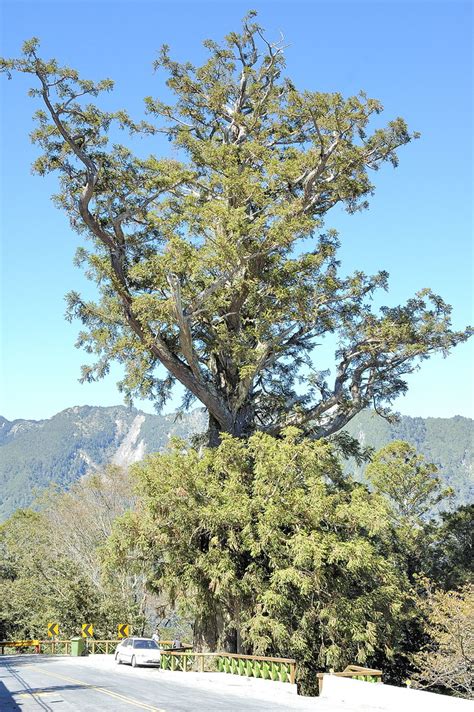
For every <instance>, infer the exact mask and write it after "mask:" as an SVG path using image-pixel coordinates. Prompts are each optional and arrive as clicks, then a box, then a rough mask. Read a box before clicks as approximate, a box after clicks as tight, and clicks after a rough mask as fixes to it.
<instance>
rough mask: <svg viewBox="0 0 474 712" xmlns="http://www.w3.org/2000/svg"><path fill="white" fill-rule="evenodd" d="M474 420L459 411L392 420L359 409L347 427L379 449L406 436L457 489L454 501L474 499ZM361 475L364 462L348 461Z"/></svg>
mask: <svg viewBox="0 0 474 712" xmlns="http://www.w3.org/2000/svg"><path fill="white" fill-rule="evenodd" d="M473 425H474V421H473V420H472V419H471V418H463V417H461V416H459V415H457V416H455V417H454V418H410V417H408V416H405V415H404V416H401V418H400V420H399V421H398V422H397V423H393V424H390V423H388V422H387V421H386V420H384V419H383V418H381V417H380V416H378V415H377V414H375V413H373V412H372V411H364V412H362V413H359V415H358V416H357V417H355V418H354V419H353V420H352V421H351V422H350V423H349V424H348V425H347V426H346V428H345V430H346V431H347V432H348V433H349V434H350V435H352V436H353V437H354V438H357V439H358V440H359V442H360V443H361V444H363V445H370V446H371V447H373V448H375V450H379V449H380V448H381V447H383V446H384V445H385V444H386V443H388V442H390V441H391V440H406V441H407V442H409V443H411V444H412V445H413V446H414V447H415V448H416V449H417V450H418V451H419V452H420V453H422V454H423V455H424V456H425V457H426V459H427V460H428V462H433V463H434V464H435V465H436V466H437V467H438V470H439V473H440V474H441V476H442V478H443V480H444V481H445V483H446V484H447V485H449V486H450V487H452V488H453V489H454V498H453V502H452V505H453V506H457V505H461V504H467V503H470V502H472V501H473V499H474V437H473V435H474V428H473ZM347 470H351V471H352V472H354V473H355V474H356V476H357V477H358V478H361V479H362V478H363V472H364V466H357V464H356V463H355V462H353V461H350V462H349V463H347V465H346V471H347Z"/></svg>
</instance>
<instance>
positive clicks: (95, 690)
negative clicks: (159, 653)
mask: <svg viewBox="0 0 474 712" xmlns="http://www.w3.org/2000/svg"><path fill="white" fill-rule="evenodd" d="M107 657H108V658H109V660H106V659H105V658H106V656H91V657H90V658H64V657H63V658H59V657H57V658H54V657H51V656H46V655H15V656H4V657H0V710H1V712H18V711H21V712H33V710H34V711H35V712H36V711H37V710H43V711H44V712H53V711H57V712H62V711H64V712H72V711H73V710H75V711H77V712H102V711H104V712H112V711H113V712H122V711H123V712H125V711H130V710H134V709H135V710H138V709H142V710H149V711H150V712H151V711H153V712H201V711H202V712H214V711H217V710H219V712H240V711H242V710H245V711H246V712H270V710H271V711H272V712H284V711H286V712H288V711H289V710H304V711H305V712H308V711H309V712H310V711H311V710H314V711H315V712H326V710H328V709H329V708H328V707H326V705H324V706H322V705H320V704H318V703H317V701H316V700H315V699H314V698H312V699H309V698H301V697H297V696H296V695H294V694H293V695H292V694H290V691H289V685H288V683H285V688H283V687H279V688H275V687H274V685H278V686H281V685H283V683H272V682H270V681H263V680H253V681H249V680H248V679H246V678H239V677H238V676H234V675H225V676H222V675H220V674H219V673H214V674H212V673H211V674H208V675H207V676H206V674H204V676H202V677H198V675H197V674H194V677H193V674H192V673H171V672H169V671H162V670H157V669H146V668H139V669H138V668H135V669H132V668H131V667H129V666H125V665H120V666H117V665H115V664H114V662H113V661H112V660H111V659H110V657H111V656H107ZM91 658H96V660H93V659H91ZM213 675H214V677H213ZM217 676H218V677H217ZM224 678H225V679H224ZM259 683H260V684H259ZM265 698H267V699H265ZM320 702H321V703H322V700H321V701H320ZM332 709H336V708H333V707H331V710H332ZM338 709H339V708H338Z"/></svg>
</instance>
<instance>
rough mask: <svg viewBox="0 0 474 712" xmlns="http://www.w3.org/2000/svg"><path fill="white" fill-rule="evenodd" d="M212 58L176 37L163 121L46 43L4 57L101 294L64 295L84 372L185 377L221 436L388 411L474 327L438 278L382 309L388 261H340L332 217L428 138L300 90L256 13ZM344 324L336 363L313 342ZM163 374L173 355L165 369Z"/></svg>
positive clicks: (139, 381) (169, 382) (325, 428)
mask: <svg viewBox="0 0 474 712" xmlns="http://www.w3.org/2000/svg"><path fill="white" fill-rule="evenodd" d="M205 47H206V49H207V51H208V53H209V57H208V59H207V61H206V62H205V63H204V64H203V65H202V66H194V65H192V64H191V63H189V62H184V63H180V62H178V61H175V60H174V59H172V57H171V55H170V52H169V49H168V47H163V48H162V50H161V53H160V55H159V57H158V59H157V60H156V62H155V68H156V69H159V70H160V71H164V72H165V74H166V76H167V86H168V89H169V94H170V96H171V97H172V99H171V101H170V102H169V103H167V102H164V101H162V100H160V99H156V98H153V97H147V98H146V100H145V103H146V111H147V112H148V114H149V120H146V121H144V120H142V121H134V120H133V119H132V118H131V117H130V116H129V115H128V114H127V112H126V111H124V110H117V111H114V112H110V111H105V110H103V109H101V108H100V106H99V105H98V104H97V103H94V99H96V97H98V95H99V94H101V92H106V91H110V90H111V89H112V88H113V82H112V81H111V80H108V79H107V80H103V81H99V82H95V81H90V80H85V79H83V78H81V77H80V75H79V73H78V72H77V71H76V70H74V69H71V68H69V67H62V66H60V65H59V64H58V63H57V62H56V61H55V60H51V61H46V60H44V59H42V58H41V57H40V55H39V43H38V40H36V39H32V40H30V41H28V42H26V43H25V45H24V48H23V56H22V58H20V59H11V60H2V64H1V68H2V70H3V71H5V72H7V73H9V74H11V73H12V72H15V71H19V72H23V73H26V74H29V75H32V77H34V78H35V80H36V84H35V87H34V88H32V89H31V92H30V93H31V95H32V96H33V97H36V98H38V99H39V100H40V101H41V102H42V104H43V108H41V109H39V110H38V111H37V112H36V114H35V117H36V120H37V123H38V126H37V129H36V130H35V131H34V132H33V134H32V138H33V141H34V142H35V143H36V144H37V145H38V146H39V147H40V149H41V151H42V153H41V155H40V156H39V157H38V159H37V160H36V162H35V164H34V169H35V171H36V172H38V173H39V174H41V175H43V174H45V173H48V172H51V171H53V172H56V173H57V174H58V175H59V192H58V194H57V195H56V196H55V201H56V203H57V205H58V206H59V207H60V208H61V209H62V210H64V211H65V212H66V213H67V214H68V216H69V219H70V222H71V226H72V228H73V229H74V230H75V231H77V232H78V233H79V234H80V235H82V236H84V237H86V238H87V239H88V240H89V242H88V243H87V244H88V247H87V248H86V247H84V246H81V247H80V248H79V250H78V253H77V261H78V263H79V264H83V265H85V267H86V270H87V274H88V276H89V277H90V279H92V280H93V281H95V282H96V284H97V285H98V289H99V298H98V300H97V301H95V302H94V301H85V300H84V299H83V298H82V297H81V296H80V295H79V294H78V293H75V292H73V293H70V294H69V295H68V313H69V316H70V317H71V318H72V317H78V318H79V319H80V320H81V321H82V323H83V325H84V329H83V331H82V332H81V334H80V337H79V345H80V346H82V347H84V348H85V350H86V351H87V352H89V353H91V354H94V355H95V356H96V361H95V363H94V364H89V365H88V366H86V367H84V370H83V378H84V379H86V380H93V379H95V378H99V377H102V376H104V375H105V374H106V373H107V372H108V370H109V364H110V361H111V360H112V359H116V360H118V361H119V362H121V363H122V364H123V365H124V367H125V377H124V379H123V381H122V382H121V384H120V388H121V389H122V390H123V391H124V393H125V395H126V397H127V398H131V397H133V396H134V395H137V394H138V395H140V396H145V397H149V398H151V399H152V400H154V401H155V403H156V404H157V406H160V405H161V404H162V403H164V402H165V401H166V399H167V398H168V397H169V395H170V392H171V389H172V387H173V384H175V383H176V382H179V383H181V384H182V385H183V386H184V388H185V394H186V395H185V399H184V405H185V406H187V405H188V404H189V403H190V402H191V400H192V399H198V400H199V401H200V402H201V403H202V404H204V406H205V407H206V408H207V410H208V413H209V418H210V429H209V435H208V442H209V443H211V444H214V445H216V444H217V443H218V442H219V433H220V432H225V433H230V434H233V435H237V436H242V435H249V434H251V433H252V432H254V431H255V430H257V429H258V430H262V431H265V432H267V433H269V434H272V435H278V434H279V433H281V432H282V431H283V430H284V428H286V427H287V426H289V425H294V426H297V427H299V428H300V429H301V430H302V431H303V432H304V433H306V434H308V435H312V436H316V437H320V436H327V435H330V434H332V433H335V432H337V431H338V430H339V429H340V428H341V427H343V425H344V424H345V423H347V422H348V421H349V420H350V419H351V418H352V417H353V416H354V415H355V414H356V413H357V412H359V411H360V410H361V409H363V408H364V407H366V406H368V405H373V406H374V407H375V408H376V409H378V410H379V411H381V412H385V411H384V408H385V407H387V406H390V404H391V403H392V402H393V400H394V399H395V398H396V397H397V396H398V395H399V394H400V393H403V392H404V391H405V389H406V383H405V381H404V375H405V374H407V373H410V372H412V371H413V369H414V368H416V366H417V364H418V363H419V361H420V360H422V359H424V358H427V357H428V356H429V355H430V354H432V353H435V352H442V353H447V352H448V351H449V349H450V348H451V347H453V346H455V345H456V344H458V343H459V342H461V341H464V340H465V339H466V338H467V336H468V332H457V331H453V330H452V329H451V324H450V307H449V306H448V305H447V304H446V303H445V302H444V301H443V300H442V299H441V298H440V297H438V296H437V295H435V294H433V293H432V292H431V291H430V290H429V289H423V290H421V291H420V292H418V293H417V294H416V295H415V296H414V297H413V298H412V299H410V300H409V301H408V302H407V304H405V305H403V306H396V307H388V306H387V307H383V308H381V310H380V312H379V313H375V312H374V311H373V310H372V309H371V306H370V298H371V296H372V295H373V293H374V292H375V291H376V290H377V289H380V288H382V289H385V288H386V287H387V277H388V275H387V274H386V272H383V271H382V272H380V273H378V274H376V275H373V276H368V275H365V274H364V273H363V272H361V271H357V272H356V273H354V274H353V275H350V276H347V277H344V276H341V275H340V274H339V272H338V261H337V247H338V237H337V235H336V233H335V232H334V231H333V230H331V229H326V228H325V227H324V218H325V215H326V214H327V213H328V211H329V210H330V209H331V208H333V207H334V206H336V205H338V204H340V205H343V206H345V207H346V209H347V210H348V211H349V212H354V211H357V210H361V209H363V208H365V207H367V204H368V203H367V201H368V197H369V196H370V195H371V194H372V193H373V190H374V186H373V184H372V181H371V178H370V174H371V173H372V172H373V171H376V170H377V169H378V168H380V167H381V166H382V165H383V164H384V163H390V164H392V165H394V166H396V165H397V162H398V157H397V149H398V148H399V147H401V146H403V145H405V144H407V143H408V142H409V141H411V140H412V138H415V137H416V136H417V134H414V133H410V131H409V130H408V128H407V125H406V123H405V121H404V120H403V119H402V118H395V119H394V120H392V121H390V122H389V123H388V124H387V125H386V126H385V127H378V125H377V122H376V117H377V115H378V114H380V112H381V111H382V105H381V103H380V102H379V101H378V100H375V99H371V98H369V97H367V96H366V95H365V94H364V93H363V92H361V93H360V94H359V95H357V96H350V97H347V98H345V97H343V96H342V95H341V94H340V93H322V92H317V91H307V90H299V89H298V88H297V87H296V86H295V84H294V83H293V82H292V81H291V79H288V78H286V77H285V76H284V74H283V71H284V66H285V62H284V49H285V48H284V45H283V43H282V42H272V41H270V40H269V39H268V38H267V37H266V35H265V34H264V31H263V30H262V28H261V27H260V26H259V25H258V24H257V23H256V21H255V13H253V12H252V13H250V14H249V15H248V16H247V17H246V18H245V19H244V21H243V26H242V29H241V31H240V33H235V32H232V33H230V34H229V35H227V37H226V38H225V40H224V41H223V43H222V44H218V43H216V42H214V41H210V40H209V41H207V42H205ZM117 129H124V130H126V131H129V132H131V134H132V135H134V136H135V135H140V136H142V137H144V138H145V139H146V140H147V145H151V150H153V148H152V147H153V138H154V137H156V136H157V135H158V134H164V135H165V136H167V138H168V139H169V141H170V142H171V144H172V145H173V146H174V149H175V154H174V156H173V157H157V156H156V155H154V154H153V153H150V155H149V156H148V157H146V158H143V157H142V156H141V155H139V154H136V153H134V152H133V151H132V149H131V148H130V147H129V146H127V145H126V142H123V143H120V142H119V138H120V137H119V133H118V130H117ZM330 334H336V335H337V341H338V347H337V353H336V361H337V365H336V369H335V372H334V373H333V374H332V375H331V374H329V373H328V370H327V364H322V363H320V359H319V356H318V350H317V345H318V344H319V343H320V341H321V340H322V339H324V337H326V336H328V335H330ZM160 367H164V370H163V368H160Z"/></svg>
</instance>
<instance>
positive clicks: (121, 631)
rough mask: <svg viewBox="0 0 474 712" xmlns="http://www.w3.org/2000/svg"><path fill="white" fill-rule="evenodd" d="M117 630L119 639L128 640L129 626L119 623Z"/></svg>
mask: <svg viewBox="0 0 474 712" xmlns="http://www.w3.org/2000/svg"><path fill="white" fill-rule="evenodd" d="M117 630H118V637H119V638H128V636H129V635H130V626H129V624H128V623H119V624H118V626H117Z"/></svg>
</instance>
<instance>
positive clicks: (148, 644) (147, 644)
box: [133, 640, 159, 650]
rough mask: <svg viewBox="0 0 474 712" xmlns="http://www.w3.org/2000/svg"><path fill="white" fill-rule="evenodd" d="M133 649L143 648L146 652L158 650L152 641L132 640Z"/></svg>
mask: <svg viewBox="0 0 474 712" xmlns="http://www.w3.org/2000/svg"><path fill="white" fill-rule="evenodd" d="M133 647H134V648H144V649H146V650H159V648H158V646H157V644H156V643H155V641H154V640H134V641H133Z"/></svg>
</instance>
